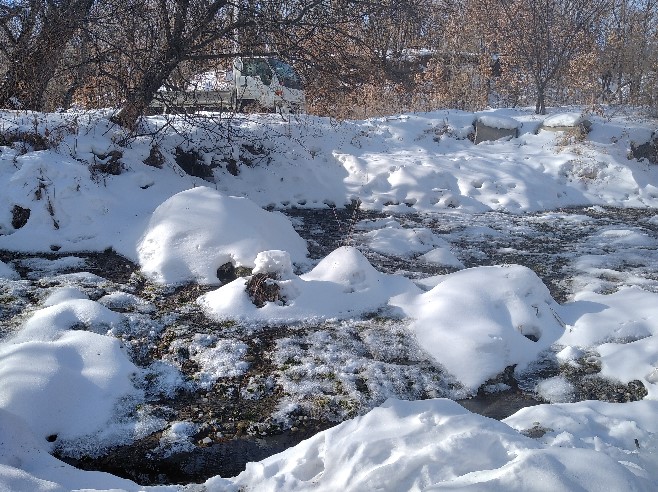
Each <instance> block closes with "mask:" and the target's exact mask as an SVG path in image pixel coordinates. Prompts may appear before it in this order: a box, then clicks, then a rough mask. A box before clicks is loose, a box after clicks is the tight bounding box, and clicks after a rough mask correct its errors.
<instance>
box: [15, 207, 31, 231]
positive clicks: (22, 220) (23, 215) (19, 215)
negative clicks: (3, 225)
mask: <svg viewBox="0 0 658 492" xmlns="http://www.w3.org/2000/svg"><path fill="white" fill-rule="evenodd" d="M29 219H30V209H29V208H23V207H21V206H20V205H14V207H13V208H12V209H11V226H12V227H13V228H14V229H20V228H21V227H23V226H24V225H25V224H27V221H28V220H29Z"/></svg>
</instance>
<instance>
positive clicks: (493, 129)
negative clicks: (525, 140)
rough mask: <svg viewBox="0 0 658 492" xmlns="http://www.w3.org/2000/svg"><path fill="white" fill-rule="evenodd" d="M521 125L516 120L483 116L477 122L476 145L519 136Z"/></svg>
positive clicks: (505, 117)
mask: <svg viewBox="0 0 658 492" xmlns="http://www.w3.org/2000/svg"><path fill="white" fill-rule="evenodd" d="M520 127H521V124H520V123H519V122H518V121H516V120H515V119H514V118H509V117H507V116H497V115H489V114H485V115H481V116H478V117H477V119H476V120H475V141H474V142H475V143H476V144H479V143H480V142H484V141H487V140H498V139H501V138H505V137H512V138H516V137H518V136H519V128H520Z"/></svg>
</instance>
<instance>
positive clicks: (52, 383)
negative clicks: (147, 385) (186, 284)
mask: <svg viewBox="0 0 658 492" xmlns="http://www.w3.org/2000/svg"><path fill="white" fill-rule="evenodd" d="M0 360H2V364H0V380H2V382H3V390H2V393H0V409H2V410H6V411H8V412H11V413H13V414H14V415H19V416H21V418H23V419H24V420H25V421H26V422H27V424H28V426H29V427H30V429H31V431H32V432H33V433H34V434H36V435H37V436H39V437H41V438H43V439H45V438H46V437H47V436H49V435H57V436H59V438H60V439H72V438H75V437H79V436H83V435H86V434H90V433H92V432H96V431H99V430H101V428H102V427H103V426H104V425H105V424H107V422H108V421H109V420H110V418H111V417H112V416H113V414H114V412H115V410H116V408H115V406H116V405H117V403H118V401H119V399H120V398H125V397H126V396H136V395H137V390H136V389H135V388H134V387H133V385H132V382H131V377H132V376H133V375H134V374H135V373H136V372H137V370H138V369H137V367H135V365H133V364H132V362H130V360H129V359H128V357H127V355H126V354H125V353H124V352H123V350H122V348H121V344H120V342H119V340H117V339H115V338H111V337H107V336H103V335H97V334H95V333H89V332H86V331H80V330H74V331H66V332H64V333H62V334H61V336H59V337H58V338H57V339H56V340H54V341H27V342H22V343H4V344H2V345H0Z"/></svg>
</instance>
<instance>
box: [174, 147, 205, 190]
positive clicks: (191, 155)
mask: <svg viewBox="0 0 658 492" xmlns="http://www.w3.org/2000/svg"><path fill="white" fill-rule="evenodd" d="M175 159H176V164H178V165H179V166H180V168H181V169H182V170H183V171H185V172H186V173H187V174H189V175H190V176H196V177H197V178H201V179H204V180H206V181H210V182H213V172H212V169H211V167H210V166H208V165H207V164H206V163H205V162H204V160H203V156H202V155H201V154H199V153H198V152H197V151H196V150H190V151H186V150H183V149H181V148H180V147H176V156H175Z"/></svg>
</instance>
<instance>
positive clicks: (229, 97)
mask: <svg viewBox="0 0 658 492" xmlns="http://www.w3.org/2000/svg"><path fill="white" fill-rule="evenodd" d="M250 107H253V108H255V109H256V110H264V111H272V112H277V113H288V112H294V113H297V112H304V111H305V110H306V99H305V95H304V89H303V87H302V82H301V79H300V78H299V76H298V75H297V73H296V72H295V70H294V69H293V67H292V66H290V65H289V64H287V63H285V62H283V61H281V60H278V59H276V58H272V57H244V58H235V59H234V60H233V68H232V70H228V71H226V72H224V73H223V74H221V75H219V76H218V74H217V73H215V72H206V73H204V74H200V75H199V76H197V77H195V79H194V80H193V81H192V83H191V84H190V86H188V87H187V90H181V91H159V92H158V95H157V96H156V98H155V99H154V100H153V102H152V103H151V106H150V108H151V110H152V111H154V112H156V111H157V112H176V111H181V110H188V109H189V108H195V109H197V110H219V109H229V110H236V111H244V110H246V109H247V108H250Z"/></svg>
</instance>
